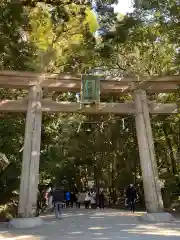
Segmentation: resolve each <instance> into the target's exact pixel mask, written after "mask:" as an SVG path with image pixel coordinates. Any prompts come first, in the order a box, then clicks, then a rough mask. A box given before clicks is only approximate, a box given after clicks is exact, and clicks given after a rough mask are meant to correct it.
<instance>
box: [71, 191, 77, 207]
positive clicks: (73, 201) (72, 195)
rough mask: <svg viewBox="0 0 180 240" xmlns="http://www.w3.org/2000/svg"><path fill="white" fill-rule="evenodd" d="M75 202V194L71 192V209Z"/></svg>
mask: <svg viewBox="0 0 180 240" xmlns="http://www.w3.org/2000/svg"><path fill="white" fill-rule="evenodd" d="M76 202H77V198H76V194H75V193H74V192H71V207H72V208H73V206H74V203H76Z"/></svg>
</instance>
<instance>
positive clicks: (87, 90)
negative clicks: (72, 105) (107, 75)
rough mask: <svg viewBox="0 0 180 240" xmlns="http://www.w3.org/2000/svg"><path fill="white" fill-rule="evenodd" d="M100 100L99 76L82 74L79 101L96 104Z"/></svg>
mask: <svg viewBox="0 0 180 240" xmlns="http://www.w3.org/2000/svg"><path fill="white" fill-rule="evenodd" d="M99 102H100V76H94V75H82V79H81V103H82V104H92V103H94V104H96V103H99Z"/></svg>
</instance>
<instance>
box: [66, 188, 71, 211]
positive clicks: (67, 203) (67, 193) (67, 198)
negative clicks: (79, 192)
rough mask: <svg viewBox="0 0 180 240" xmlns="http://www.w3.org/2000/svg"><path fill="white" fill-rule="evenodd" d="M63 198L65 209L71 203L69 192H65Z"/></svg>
mask: <svg viewBox="0 0 180 240" xmlns="http://www.w3.org/2000/svg"><path fill="white" fill-rule="evenodd" d="M65 197H66V207H67V208H68V207H69V205H70V202H71V193H70V192H69V191H66V194H65Z"/></svg>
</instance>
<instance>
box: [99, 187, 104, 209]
mask: <svg viewBox="0 0 180 240" xmlns="http://www.w3.org/2000/svg"><path fill="white" fill-rule="evenodd" d="M99 208H100V209H101V208H103V209H104V193H103V191H101V192H100V194H99Z"/></svg>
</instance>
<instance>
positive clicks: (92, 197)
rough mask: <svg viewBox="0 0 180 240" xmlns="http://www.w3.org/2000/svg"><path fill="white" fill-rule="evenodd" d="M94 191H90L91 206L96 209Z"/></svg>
mask: <svg viewBox="0 0 180 240" xmlns="http://www.w3.org/2000/svg"><path fill="white" fill-rule="evenodd" d="M96 207H97V206H96V192H95V191H93V192H91V208H92V209H96Z"/></svg>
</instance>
